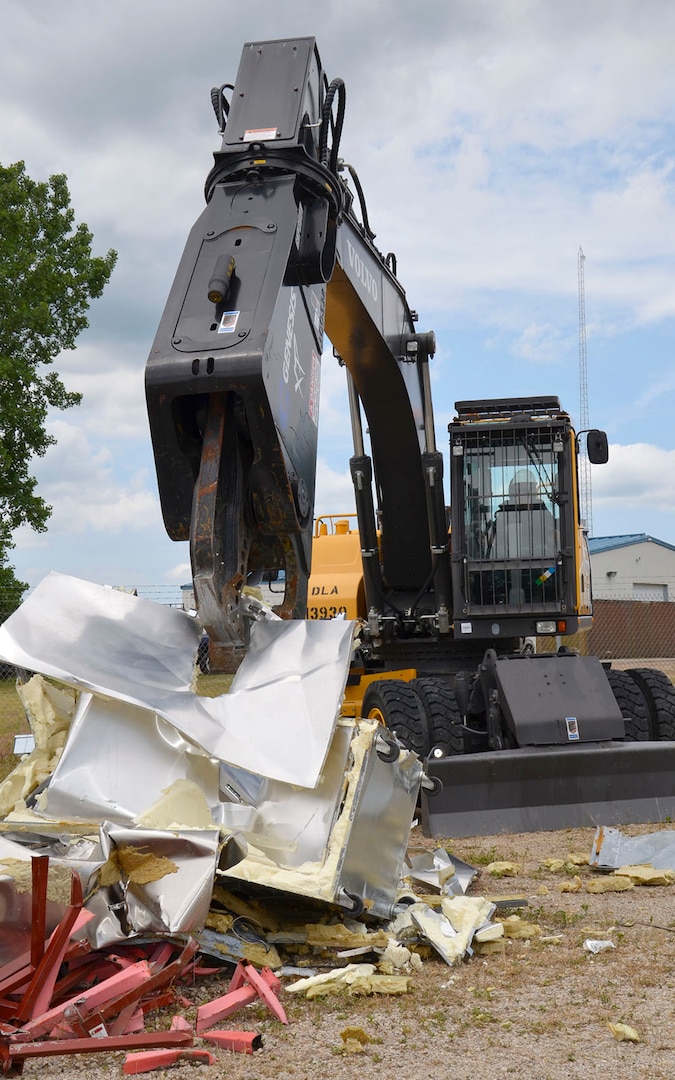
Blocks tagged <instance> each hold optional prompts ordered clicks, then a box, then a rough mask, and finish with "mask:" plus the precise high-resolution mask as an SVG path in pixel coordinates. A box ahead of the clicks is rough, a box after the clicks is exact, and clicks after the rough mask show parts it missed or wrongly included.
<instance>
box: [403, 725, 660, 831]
mask: <svg viewBox="0 0 675 1080" xmlns="http://www.w3.org/2000/svg"><path fill="white" fill-rule="evenodd" d="M426 771H427V775H428V776H429V777H438V779H439V780H440V781H441V782H442V784H443V789H442V791H441V792H440V793H439V794H438V795H431V794H428V793H427V792H426V791H425V790H424V789H423V790H422V829H423V832H424V834H425V835H426V836H454V837H457V836H484V835H489V834H493V833H503V832H538V831H540V830H546V829H565V828H573V827H576V826H583V825H629V824H636V823H639V822H660V821H663V820H664V819H666V818H673V819H675V742H667V741H662V742H640V743H638V742H607V743H594V744H592V745H583V744H582V745H576V746H554V747H527V748H524V749H520V750H501V751H491V752H488V753H481V754H467V755H458V756H456V757H443V758H437V759H433V758H430V759H429V761H428V762H427V764H426Z"/></svg>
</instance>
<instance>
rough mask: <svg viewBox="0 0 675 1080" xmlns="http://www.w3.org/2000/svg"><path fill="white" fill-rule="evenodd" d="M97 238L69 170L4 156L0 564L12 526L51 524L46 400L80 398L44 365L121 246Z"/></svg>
mask: <svg viewBox="0 0 675 1080" xmlns="http://www.w3.org/2000/svg"><path fill="white" fill-rule="evenodd" d="M92 241H93V237H92V234H91V232H90V231H89V229H88V227H87V226H86V225H85V224H83V223H80V224H75V214H74V211H73V209H72V207H71V206H70V194H69V191H68V184H67V180H66V177H65V176H63V175H56V176H51V177H50V178H49V180H48V181H46V182H36V181H34V180H31V178H30V177H29V176H28V175H27V174H26V170H25V166H24V163H23V162H22V161H19V162H17V163H16V164H14V165H9V166H6V167H5V166H1V165H0V568H2V567H3V565H4V563H5V561H6V552H7V550H8V549H9V548H10V547H11V533H12V531H13V530H14V529H16V528H17V527H18V526H19V525H24V524H26V525H30V526H31V528H33V529H36V530H38V531H43V530H44V529H45V528H46V523H47V520H48V517H49V514H50V510H51V508H50V507H49V506H47V504H46V503H45V502H44V500H43V499H42V498H40V496H39V495H36V493H35V487H36V481H35V479H34V478H33V477H31V476H30V471H29V470H30V463H31V459H32V458H33V456H35V455H37V456H42V455H43V454H44V453H45V451H46V449H47V447H48V446H49V445H50V443H52V442H53V441H54V440H53V439H52V438H51V436H49V435H48V434H47V432H46V430H45V422H46V418H47V411H48V409H49V408H56V409H69V408H71V407H72V406H74V405H77V404H79V402H80V400H81V395H80V394H77V393H73V392H72V391H69V390H67V389H66V388H65V386H64V385H63V383H62V382H61V379H60V378H59V375H58V373H57V372H56V371H54V370H45V369H46V368H48V366H49V365H51V364H53V362H54V360H55V359H56V358H57V356H58V355H59V354H60V353H61V352H62V351H63V350H65V349H74V348H75V342H76V340H77V337H78V335H79V334H80V333H81V332H82V331H83V330H84V329H86V327H87V326H88V325H89V324H88V321H87V312H88V309H89V304H90V302H91V300H92V299H94V298H96V297H99V296H100V295H101V293H102V292H103V289H104V288H105V286H106V284H107V282H108V280H109V279H110V275H111V273H112V271H113V268H114V266H115V262H116V259H117V253H116V252H115V251H112V250H110V251H109V252H108V253H107V255H105V256H104V257H100V256H94V255H92V252H91V245H92ZM9 569H11V568H9Z"/></svg>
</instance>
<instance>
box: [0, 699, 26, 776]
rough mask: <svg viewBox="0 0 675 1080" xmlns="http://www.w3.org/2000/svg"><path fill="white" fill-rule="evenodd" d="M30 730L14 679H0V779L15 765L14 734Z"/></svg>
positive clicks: (16, 759)
mask: <svg viewBox="0 0 675 1080" xmlns="http://www.w3.org/2000/svg"><path fill="white" fill-rule="evenodd" d="M29 731H30V727H29V726H28V721H27V720H26V714H25V713H24V711H23V705H22V704H21V701H20V699H19V695H18V694H17V692H16V686H15V683H14V679H0V780H4V779H5V777H6V776H7V774H8V773H10V772H11V771H12V769H13V768H14V766H15V765H16V763H17V761H18V758H17V757H15V755H14V736H15V735H20V734H27V733H28V732H29Z"/></svg>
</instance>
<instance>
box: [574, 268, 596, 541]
mask: <svg viewBox="0 0 675 1080" xmlns="http://www.w3.org/2000/svg"><path fill="white" fill-rule="evenodd" d="M585 262H586V256H585V255H584V253H583V251H582V250H581V248H579V256H578V260H577V268H578V277H579V431H588V429H589V427H590V421H589V417H588V362H587V358H586V287H585V283H584V263H585ZM579 504H580V507H579V508H580V511H581V523H582V525H583V526H584V528H585V529H586V530H587V532H588V535H589V536H592V535H593V492H592V489H591V463H590V461H589V460H588V452H587V450H586V438H585V436H584V438H582V439H580V440H579Z"/></svg>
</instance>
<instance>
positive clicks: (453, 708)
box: [408, 678, 464, 757]
mask: <svg viewBox="0 0 675 1080" xmlns="http://www.w3.org/2000/svg"><path fill="white" fill-rule="evenodd" d="M408 685H409V686H411V687H412V688H413V690H414V691H415V693H416V694H417V695H418V697H419V699H420V701H421V702H422V707H423V709H424V712H425V713H426V720H427V726H428V729H429V741H430V750H431V753H433V754H434V756H436V757H449V756H450V755H455V754H463V753H464V728H463V727H462V718H461V716H460V712H459V706H458V704H457V698H456V697H455V693H454V690H452V689H451V688H450V687H449V686H448V685H447V683H445V682H443V680H442V679H434V678H424V679H412V680H411V682H410V683H409V684H408ZM437 751H442V753H441V754H439V753H437Z"/></svg>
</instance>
